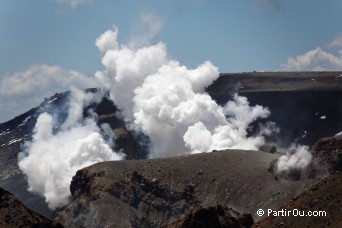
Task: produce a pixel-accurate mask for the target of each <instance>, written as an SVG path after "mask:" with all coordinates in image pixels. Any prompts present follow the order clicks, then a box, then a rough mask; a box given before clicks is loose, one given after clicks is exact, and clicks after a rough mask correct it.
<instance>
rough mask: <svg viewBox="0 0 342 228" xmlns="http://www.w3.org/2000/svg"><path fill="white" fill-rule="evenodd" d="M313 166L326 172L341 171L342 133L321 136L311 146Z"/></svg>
mask: <svg viewBox="0 0 342 228" xmlns="http://www.w3.org/2000/svg"><path fill="white" fill-rule="evenodd" d="M312 154H313V156H314V158H315V163H314V167H316V169H320V171H324V169H325V170H326V171H327V172H328V173H336V172H338V171H340V172H341V171H342V135H340V136H335V137H328V138H322V139H319V140H318V141H317V143H316V144H315V145H314V146H313V147H312Z"/></svg>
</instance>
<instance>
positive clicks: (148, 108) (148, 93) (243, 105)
mask: <svg viewBox="0 0 342 228" xmlns="http://www.w3.org/2000/svg"><path fill="white" fill-rule="evenodd" d="M149 31H151V30H149ZM117 33H118V30H117V29H116V28H114V29H113V30H111V31H107V32H105V33H104V34H103V35H101V36H100V37H99V38H98V40H97V42H96V46H97V47H98V48H99V50H100V51H101V52H102V54H103V58H102V63H103V65H104V66H105V67H106V71H104V72H97V74H96V77H97V78H98V79H99V80H100V81H101V82H102V83H103V85H104V87H106V88H107V89H109V90H110V97H111V99H112V100H113V101H114V103H115V104H116V105H117V107H118V108H119V109H120V110H121V112H122V115H123V117H124V120H125V121H126V122H127V123H128V124H130V126H131V127H133V128H135V129H136V130H138V131H141V132H143V133H144V134H146V135H147V136H149V138H150V139H151V142H152V144H151V154H150V157H167V156H173V155H177V154H183V153H187V152H203V151H211V150H216V149H227V148H240V149H257V148H258V146H259V145H261V144H263V143H264V138H263V136H261V135H257V136H250V137H247V128H248V126H249V124H250V123H251V122H253V121H255V120H256V119H257V118H266V117H267V116H268V115H269V114H270V112H269V111H268V110H267V109H265V108H263V107H261V106H255V107H251V106H249V103H248V101H247V99H246V98H244V97H240V96H238V95H235V97H234V99H233V100H232V101H229V102H228V103H227V104H226V105H225V106H224V107H222V106H219V105H218V104H217V103H216V102H215V101H214V100H212V98H211V97H210V96H209V95H208V94H206V93H205V88H206V87H207V86H209V85H210V84H211V83H212V82H213V81H215V80H216V79H217V78H218V76H219V72H218V69H217V68H216V67H215V66H214V65H213V64H212V63H210V62H208V61H207V62H204V63H203V64H201V65H200V66H199V67H197V68H196V69H188V68H187V67H185V66H183V65H181V64H180V63H179V62H177V61H175V60H171V59H169V58H168V56H167V51H166V47H165V45H164V44H163V43H157V44H155V45H149V46H143V47H140V48H137V46H139V45H105V44H108V43H112V44H118V41H117V40H116V38H117ZM106 34H113V35H111V36H108V35H106ZM146 37H148V35H147V36H146ZM106 38H108V39H110V40H106ZM99 40H101V42H99ZM102 44H103V45H102ZM109 46H111V47H114V48H108V47H109ZM104 50H106V51H104ZM262 132H267V131H262Z"/></svg>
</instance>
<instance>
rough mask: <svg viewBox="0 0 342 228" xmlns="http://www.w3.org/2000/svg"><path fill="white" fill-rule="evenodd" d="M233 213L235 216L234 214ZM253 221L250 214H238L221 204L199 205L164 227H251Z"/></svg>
mask: <svg viewBox="0 0 342 228" xmlns="http://www.w3.org/2000/svg"><path fill="white" fill-rule="evenodd" d="M234 214H235V216H234ZM253 223H254V221H253V218H252V216H251V215H250V214H242V215H240V214H238V213H237V212H235V211H233V210H232V209H229V208H223V207H222V206H221V205H217V206H212V207H199V208H196V209H193V210H191V211H190V212H188V213H186V214H185V215H184V216H182V218H180V219H179V220H177V221H175V222H173V223H171V224H169V225H166V226H165V228H191V227H198V228H206V227H212V228H221V227H232V228H235V227H236V228H240V227H251V226H252V225H253Z"/></svg>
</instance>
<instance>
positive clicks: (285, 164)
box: [276, 145, 312, 174]
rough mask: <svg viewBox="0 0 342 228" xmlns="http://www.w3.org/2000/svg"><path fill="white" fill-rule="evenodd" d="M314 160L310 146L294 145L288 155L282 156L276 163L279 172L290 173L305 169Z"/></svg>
mask: <svg viewBox="0 0 342 228" xmlns="http://www.w3.org/2000/svg"><path fill="white" fill-rule="evenodd" d="M311 160H312V154H311V153H310V151H309V147H308V146H303V145H292V146H291V148H290V149H289V152H288V153H287V154H286V155H283V156H281V157H280V158H279V159H278V161H277V164H276V172H277V173H280V174H282V173H285V174H286V173H290V172H292V171H301V170H305V169H306V168H307V167H308V166H309V164H310V163H311Z"/></svg>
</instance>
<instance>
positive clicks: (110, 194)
mask: <svg viewBox="0 0 342 228" xmlns="http://www.w3.org/2000/svg"><path fill="white" fill-rule="evenodd" d="M278 156H279V155H277V154H270V153H264V152H259V151H239V150H227V151H217V152H212V153H202V154H196V155H188V156H180V157H172V158H164V159H152V160H139V161H113V162H103V163H98V164H95V165H92V166H90V167H87V168H84V169H82V170H79V171H78V172H77V174H76V175H75V176H74V178H73V181H72V183H71V187H70V188H71V192H72V195H73V197H74V198H75V200H74V201H73V202H72V203H70V204H69V205H68V206H67V207H66V208H65V209H64V210H63V211H61V212H59V213H58V215H57V217H56V220H57V221H60V222H61V223H63V224H67V225H82V226H86V227H93V226H97V225H99V224H101V225H105V226H113V225H114V224H116V225H117V226H119V227H160V226H163V225H167V224H169V223H172V222H174V221H175V220H176V219H178V218H179V217H180V216H181V215H183V214H184V213H187V212H190V211H191V210H192V209H194V208H196V207H212V206H217V205H222V206H223V207H228V208H231V209H233V210H234V211H236V213H249V214H251V215H252V217H253V218H254V220H256V221H258V220H259V219H260V217H258V216H257V215H256V214H255V213H256V211H257V209H259V208H273V209H277V208H279V207H280V206H281V205H283V204H284V203H285V202H287V201H288V200H289V199H291V198H293V197H295V196H296V195H297V194H299V193H300V192H302V191H303V190H305V189H307V188H308V187H309V186H312V185H313V184H314V183H315V182H316V180H303V181H294V182H288V181H278V180H276V179H275V177H274V175H273V174H272V173H270V172H269V171H268V167H269V164H270V162H271V161H272V160H273V159H275V158H277V157H278Z"/></svg>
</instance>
